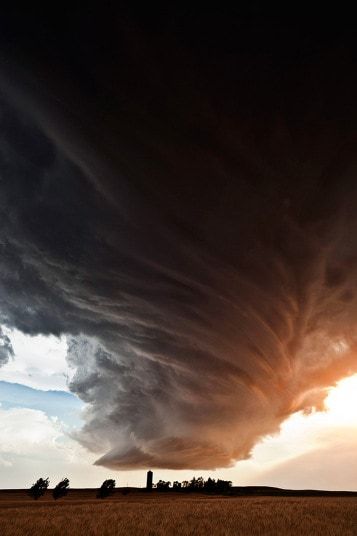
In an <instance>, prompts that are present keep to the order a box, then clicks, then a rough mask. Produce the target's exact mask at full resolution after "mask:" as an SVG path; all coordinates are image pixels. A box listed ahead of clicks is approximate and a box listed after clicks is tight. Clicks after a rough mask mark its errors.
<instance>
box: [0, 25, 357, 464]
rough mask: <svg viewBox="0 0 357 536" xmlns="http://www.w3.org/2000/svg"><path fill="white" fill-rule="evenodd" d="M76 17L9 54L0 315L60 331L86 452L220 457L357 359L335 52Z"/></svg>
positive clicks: (356, 247) (146, 459)
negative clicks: (105, 33)
mask: <svg viewBox="0 0 357 536" xmlns="http://www.w3.org/2000/svg"><path fill="white" fill-rule="evenodd" d="M211 22H212V21H211ZM87 23H88V22H86V21H84V22H83V25H84V26H83V28H84V29H83V28H82V30H81V31H80V35H79V37H78V42H77V41H76V40H75V39H74V37H73V36H74V35H75V32H73V33H72V34H71V33H69V35H70V37H69V38H68V39H71V38H72V39H73V41H70V44H68V42H67V41H66V45H63V48H56V47H59V46H60V45H59V44H58V43H57V42H56V44H54V42H55V40H54V38H53V39H52V40H51V39H50V40H49V43H48V49H46V53H45V59H41V61H40V60H39V59H38V56H36V54H34V52H33V51H30V52H31V53H33V54H34V55H33V56H31V61H30V60H29V59H28V58H27V57H26V58H25V57H24V55H21V54H19V53H18V50H15V51H13V50H12V51H11V52H9V57H10V58H11V61H9V60H8V59H7V58H6V61H5V60H4V61H3V62H2V64H1V69H0V72H1V77H0V78H1V79H0V87H1V88H2V97H1V102H0V177H1V179H0V248H1V261H0V321H1V323H2V324H3V325H6V326H8V327H16V328H17V329H20V330H22V331H23V332H24V333H28V334H38V333H43V334H55V335H60V334H66V335H67V336H68V356H67V358H68V360H69V363H70V364H71V365H72V366H73V367H74V369H75V375H74V377H73V379H72V382H71V384H70V388H71V390H72V391H73V392H74V393H76V394H77V395H78V396H79V397H80V398H81V399H82V400H84V401H85V402H86V403H87V409H86V414H85V419H86V423H85V425H84V427H83V429H82V430H80V431H78V432H77V434H76V438H77V439H78V441H80V442H81V443H82V444H83V445H85V446H86V447H87V448H89V449H90V450H92V451H94V452H97V453H98V461H97V463H98V464H101V465H105V466H107V467H111V468H124V469H127V468H139V467H163V468H176V469H181V468H191V469H195V468H200V469H210V468H215V467H223V466H230V465H232V464H233V463H234V462H235V461H236V460H239V459H244V458H246V457H248V456H249V453H250V451H251V449H252V448H253V446H254V445H255V444H256V442H257V441H258V440H259V439H260V438H261V437H263V436H264V435H266V434H270V433H274V432H276V431H277V430H278V429H279V425H280V424H281V422H282V421H283V420H284V419H286V418H287V417H288V416H289V415H290V414H291V413H293V412H296V411H299V410H304V411H309V410H311V408H314V407H315V408H322V407H323V400H324V397H325V395H326V389H327V387H328V386H330V385H333V384H334V383H335V382H336V381H337V380H339V379H340V378H342V377H344V376H346V375H348V374H352V373H353V372H356V371H357V359H356V343H357V340H356V320H357V295H356V290H357V289H356V285H357V243H356V240H355V237H356V231H357V210H356V208H357V191H356V190H357V182H356V171H357V158H356V136H355V132H356V128H355V127H356V109H355V103H354V100H355V90H356V83H355V80H354V79H353V78H354V77H353V76H352V74H351V72H352V71H351V59H350V55H349V50H348V49H344V48H343V47H342V48H341V47H338V46H337V45H336V44H335V43H333V44H332V45H333V46H332V45H331V47H326V46H324V47H323V49H321V46H320V44H319V46H317V45H316V46H315V47H314V46H313V45H312V44H311V43H308V45H306V43H305V48H302V49H300V48H299V49H298V50H295V49H294V50H293V47H292V44H291V43H290V49H289V51H290V56H285V55H284V54H286V48H284V46H285V47H286V46H288V45H289V43H288V45H287V44H286V39H287V38H288V35H289V32H288V30H287V29H285V30H284V32H283V35H282V36H280V41H279V39H278V38H277V37H275V38H274V39H275V40H273V38H272V37H271V35H270V33H269V32H267V29H265V30H264V31H263V30H259V29H260V28H261V27H260V26H259V25H258V26H257V27H256V28H254V31H257V28H258V30H259V31H262V32H263V34H262V35H261V36H258V38H257V39H258V44H260V46H258V45H257V41H255V42H252V41H246V39H247V37H248V34H247V29H246V26H244V25H243V26H242V28H241V29H242V32H243V36H240V37H239V38H237V43H235V42H234V43H235V44H234V46H233V45H232V42H231V41H225V42H224V43H223V44H222V43H221V44H220V46H219V47H215V46H213V45H212V42H214V39H213V37H211V38H210V39H211V41H207V40H206V41H204V42H203V43H201V42H200V41H199V40H198V39H196V41H193V42H190V43H189V44H188V43H187V42H184V43H183V42H182V40H180V39H181V37H180V36H181V34H180V32H177V33H176V34H175V35H174V37H172V36H171V37H170V38H169V37H168V34H169V30H170V28H171V27H170V28H169V29H168V30H167V33H166V34H165V33H163V34H160V32H157V33H155V36H154V37H153V36H152V35H151V34H150V35H148V34H147V32H146V33H145V32H144V31H143V30H140V28H139V29H138V27H137V26H135V30H134V29H132V28H131V27H130V26H129V25H128V24H127V23H126V25H124V26H123V25H122V26H120V25H119V28H120V31H118V32H117V33H114V32H112V33H110V40H109V41H105V40H104V45H105V46H103V47H99V46H96V43H97V42H96V41H95V39H94V44H93V41H91V40H89V37H88V36H89V35H90V30H91V29H92V27H91V25H89V27H88V28H87V27H86V24H87ZM99 24H100V22H99ZM217 24H218V23H217ZM139 26H140V25H139ZM123 28H124V29H123ZM129 28H130V31H129ZM175 28H176V27H175ZM110 29H111V30H113V27H111V28H110ZM87 30H88V34H87V33H86V31H87ZM171 30H172V28H171ZM176 30H177V28H176ZM250 30H252V28H250ZM190 31H191V33H190V32H189V31H188V35H189V36H190V37H191V38H192V37H193V36H194V35H195V34H194V33H192V28H191V27H190ZM221 32H223V30H222V28H221ZM244 32H245V33H244ZM264 32H265V33H264ZM222 35H223V33H221V34H220V36H222ZM249 35H250V34H249ZM254 35H256V34H254ZM269 36H270V37H269ZM57 37H58V36H57ZM267 37H268V40H266V38H267ZM80 38H82V41H81V39H80ZM96 39H98V37H97V38H96ZM107 39H109V38H107ZM269 39H270V40H269ZM212 40H213V41H212ZM79 41H81V42H79ZM100 42H101V43H102V40H101V41H100ZM294 43H295V41H294ZM262 44H264V46H263V45H262ZM85 45H86V46H85ZM283 45H284V46H283ZM51 47H52V48H51ZM66 47H68V48H66ZM266 47H267V48H266ZM58 50H60V51H61V52H62V56H61V55H60V54H57V55H56V56H55V57H56V61H55V62H54V63H51V62H50V59H51V54H53V53H54V51H56V52H58ZM69 52H71V54H69ZM29 54H30V53H29ZM46 54H47V55H48V57H47V59H46ZM34 58H35V59H34ZM287 58H288V59H289V61H290V62H291V61H292V63H289V61H288V59H287ZM291 58H292V59H291ZM0 335H1V334H0ZM1 340H2V341H4V344H1V346H0V361H1V360H2V361H4V360H5V361H6V359H7V357H6V356H7V355H8V354H4V357H3V354H2V353H1V352H3V351H4V352H6V351H8V352H9V351H10V350H11V347H10V346H9V344H10V343H9V341H7V340H5V339H4V337H3V336H2V335H1ZM2 349H4V350H2Z"/></svg>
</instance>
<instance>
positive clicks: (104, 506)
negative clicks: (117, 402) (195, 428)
mask: <svg viewBox="0 0 357 536" xmlns="http://www.w3.org/2000/svg"><path fill="white" fill-rule="evenodd" d="M0 534H1V536H20V535H21V536H22V535H26V536H27V535H32V534H36V536H42V535H46V536H49V535H51V536H52V535H54V536H56V535H61V536H67V535H77V534H78V535H86V536H91V535H93V536H94V535H96V536H99V535H100V536H106V535H108V536H116V535H118V536H119V535H124V534H125V536H128V535H145V536H150V535H151V536H154V535H160V536H161V535H170V536H171V535H180V536H181V535H182V536H184V535H195V536H200V535H207V534H208V535H209V536H213V535H230V534H232V535H233V534H234V535H235V536H238V535H242V536H243V535H244V536H249V535H255V534H257V535H258V534H259V535H272V536H277V535H284V536H285V535H286V536H289V535H292V534H294V535H299V536H305V535H306V536H307V535H309V536H317V535H324V536H330V535H335V534H339V535H344V536H348V535H357V498H335V497H333V498H331V497H328V498H326V497H325V498H324V497H301V498H300V497H259V498H258V497H243V498H242V497H221V498H220V497H203V496H198V495H196V496H194V495H189V496H181V495H178V496H175V495H169V496H157V495H155V496H147V495H141V494H140V495H134V494H133V495H132V496H122V497H120V498H116V499H115V500H105V501H100V500H91V499H87V500H75V499H73V498H72V500H71V499H70V497H68V498H66V499H65V500H64V501H62V502H60V501H59V502H54V501H50V500H45V499H42V502H41V500H40V501H38V502H29V501H24V502H23V503H22V504H21V503H20V502H18V501H16V503H12V502H11V501H10V502H9V501H5V502H4V501H0Z"/></svg>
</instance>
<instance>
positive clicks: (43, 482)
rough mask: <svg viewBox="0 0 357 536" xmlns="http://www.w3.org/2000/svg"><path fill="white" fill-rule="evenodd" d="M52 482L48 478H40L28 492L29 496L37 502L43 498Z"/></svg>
mask: <svg viewBox="0 0 357 536" xmlns="http://www.w3.org/2000/svg"><path fill="white" fill-rule="evenodd" d="M49 483H50V481H49V479H48V477H47V478H39V479H38V480H37V481H36V482H35V483H34V484H32V486H31V488H30V489H29V491H28V494H29V495H30V496H31V497H32V498H33V499H35V500H37V499H39V498H40V497H42V495H44V494H45V492H46V489H47V488H48V485H49Z"/></svg>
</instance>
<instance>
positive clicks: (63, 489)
mask: <svg viewBox="0 0 357 536" xmlns="http://www.w3.org/2000/svg"><path fill="white" fill-rule="evenodd" d="M68 490H69V480H68V478H63V479H62V480H61V481H60V482H58V484H57V486H56V487H55V488H54V489H53V491H52V496H53V498H54V499H60V498H61V497H65V496H66V495H67V493H68Z"/></svg>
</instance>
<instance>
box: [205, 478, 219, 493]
mask: <svg viewBox="0 0 357 536" xmlns="http://www.w3.org/2000/svg"><path fill="white" fill-rule="evenodd" d="M216 488H217V484H216V481H215V479H214V478H208V480H206V482H205V484H204V486H203V489H204V490H205V491H208V492H213V491H216Z"/></svg>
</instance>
